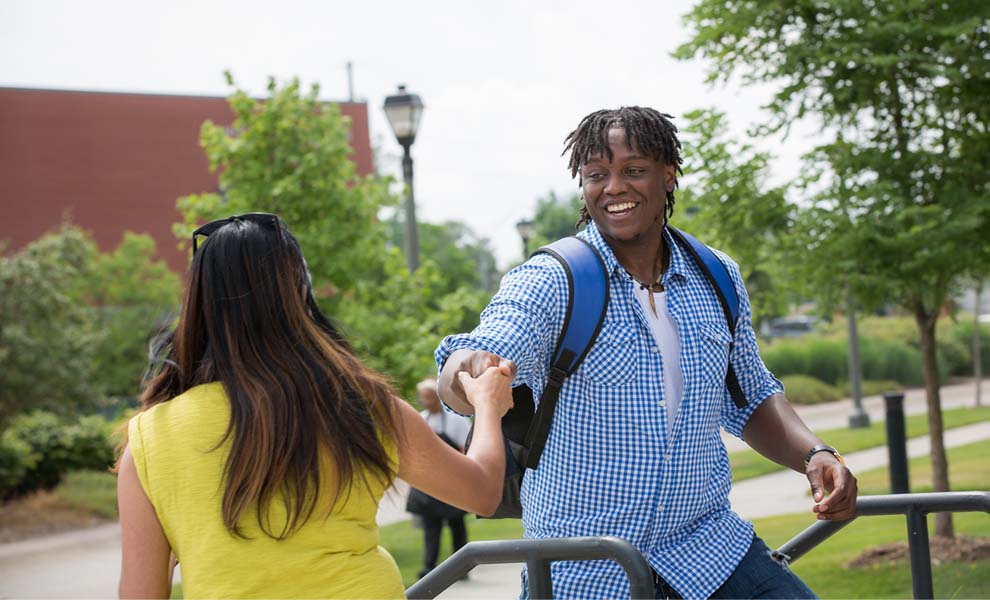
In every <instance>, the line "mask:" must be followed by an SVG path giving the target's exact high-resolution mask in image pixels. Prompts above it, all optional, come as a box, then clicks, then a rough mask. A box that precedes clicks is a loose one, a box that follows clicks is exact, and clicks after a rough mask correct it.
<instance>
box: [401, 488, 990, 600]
mask: <svg viewBox="0 0 990 600" xmlns="http://www.w3.org/2000/svg"><path fill="white" fill-rule="evenodd" d="M936 512H985V513H990V492H933V493H927V494H891V495H886V496H860V497H859V498H858V499H857V500H856V514H855V516H853V517H852V518H851V519H849V520H848V521H816V522H815V523H814V524H812V525H811V526H810V527H808V528H807V529H805V530H804V531H802V532H801V533H799V534H797V535H796V536H794V537H793V538H792V539H791V540H789V541H788V542H786V543H784V545H782V546H781V547H780V548H778V549H777V552H778V553H780V554H783V555H784V557H785V558H786V560H787V561H788V562H791V563H793V562H795V561H797V560H798V559H800V558H801V557H802V556H804V555H805V554H807V553H808V552H810V551H811V550H813V549H814V548H815V547H816V546H818V545H819V544H821V543H822V542H824V541H825V540H826V539H828V538H830V537H831V536H833V535H835V534H836V533H837V532H838V531H839V530H841V529H842V528H843V527H845V526H847V525H849V524H850V523H852V522H853V521H854V520H856V519H857V518H858V517H873V516H878V515H905V516H906V517H907V525H908V546H909V548H910V556H911V583H912V586H913V588H914V597H915V598H933V597H934V587H933V586H932V563H931V551H930V548H929V544H928V514H929V513H936ZM602 559H612V560H614V561H616V562H618V563H619V565H621V566H622V568H623V569H625V571H626V575H627V576H628V577H629V591H630V598H653V597H654V593H655V591H654V590H655V588H654V584H653V570H652V568H651V567H650V565H649V563H648V562H646V559H645V558H643V555H642V554H641V553H640V552H639V550H637V549H636V547H635V546H633V545H632V544H630V543H629V542H627V541H625V540H623V539H620V538H616V537H573V538H547V539H535V540H534V539H527V540H501V541H490V542H471V543H470V544H467V545H466V546H464V547H463V548H461V549H460V550H458V551H457V552H456V553H454V554H453V556H451V557H450V558H448V559H447V560H446V561H444V562H443V563H442V564H441V565H440V566H438V567H437V568H436V569H434V570H432V571H430V572H429V573H428V574H427V575H426V576H425V577H423V578H422V579H420V580H419V581H417V582H416V583H414V584H413V585H412V586H410V587H409V589H407V590H406V597H407V598H410V599H427V598H436V596H437V595H438V594H440V592H442V591H444V590H446V589H447V588H449V587H450V586H451V585H453V584H454V582H456V581H457V580H458V579H460V578H461V577H463V576H464V575H466V574H467V573H468V571H470V570H471V569H473V568H474V567H476V566H478V565H480V564H505V563H517V562H525V563H526V566H527V569H528V572H529V595H530V597H531V598H553V586H552V582H551V580H550V563H551V562H553V561H555V560H602Z"/></svg>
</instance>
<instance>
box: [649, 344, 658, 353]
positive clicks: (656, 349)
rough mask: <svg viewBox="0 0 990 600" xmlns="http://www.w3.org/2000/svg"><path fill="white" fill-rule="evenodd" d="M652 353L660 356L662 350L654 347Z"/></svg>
mask: <svg viewBox="0 0 990 600" xmlns="http://www.w3.org/2000/svg"><path fill="white" fill-rule="evenodd" d="M650 352H652V353H654V354H660V348H657V347H656V346H654V347H652V348H650Z"/></svg>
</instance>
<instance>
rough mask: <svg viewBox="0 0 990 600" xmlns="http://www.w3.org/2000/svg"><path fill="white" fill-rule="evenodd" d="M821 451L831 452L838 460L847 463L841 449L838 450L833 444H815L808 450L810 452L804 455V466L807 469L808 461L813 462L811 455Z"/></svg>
mask: <svg viewBox="0 0 990 600" xmlns="http://www.w3.org/2000/svg"><path fill="white" fill-rule="evenodd" d="M819 452H828V453H829V454H831V455H832V456H834V457H835V459H836V460H837V461H839V462H840V463H842V464H843V465H845V464H846V461H845V460H843V459H842V455H841V454H839V451H838V450H836V449H835V448H833V447H831V446H826V445H825V444H818V445H817V446H815V447H814V448H812V449H811V450H808V454H807V455H806V456H805V457H804V468H805V469H807V468H808V463H810V462H811V457H812V456H814V455H816V454H818V453H819Z"/></svg>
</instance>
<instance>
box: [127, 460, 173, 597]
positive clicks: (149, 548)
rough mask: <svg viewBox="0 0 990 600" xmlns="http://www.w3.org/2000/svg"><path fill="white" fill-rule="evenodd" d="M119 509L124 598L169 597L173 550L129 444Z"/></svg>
mask: <svg viewBox="0 0 990 600" xmlns="http://www.w3.org/2000/svg"><path fill="white" fill-rule="evenodd" d="M117 510H118V511H119V512H120V538H121V546H122V549H123V557H122V560H121V567H120V586H119V588H118V593H119V594H120V597H121V598H168V597H169V595H170V594H171V591H172V577H171V574H172V567H173V563H172V560H171V554H172V550H171V548H170V547H169V544H168V539H167V538H166V537H165V532H164V531H163V530H162V525H161V523H160V522H159V521H158V516H157V515H156V514H155V508H154V507H153V506H152V505H151V501H150V500H148V496H147V495H146V494H145V493H144V489H143V488H142V487H141V482H140V480H139V479H138V474H137V466H136V465H135V464H134V457H133V456H132V455H131V449H130V447H126V448H124V454H123V456H121V458H120V471H119V473H118V475H117Z"/></svg>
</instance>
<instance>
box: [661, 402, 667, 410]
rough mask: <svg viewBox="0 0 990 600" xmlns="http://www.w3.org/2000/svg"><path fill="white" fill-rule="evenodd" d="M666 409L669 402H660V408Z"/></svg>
mask: <svg viewBox="0 0 990 600" xmlns="http://www.w3.org/2000/svg"><path fill="white" fill-rule="evenodd" d="M666 407H667V402H666V401H664V400H661V401H660V408H666Z"/></svg>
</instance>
